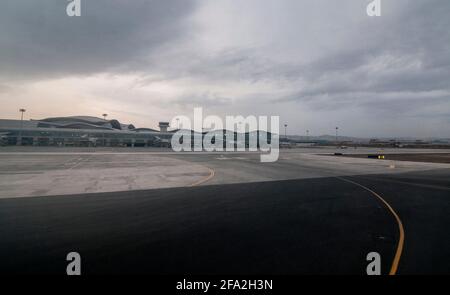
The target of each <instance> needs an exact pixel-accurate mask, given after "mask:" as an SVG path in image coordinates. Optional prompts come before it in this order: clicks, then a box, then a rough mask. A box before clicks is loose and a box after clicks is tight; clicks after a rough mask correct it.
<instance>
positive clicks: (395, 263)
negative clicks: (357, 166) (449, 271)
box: [336, 177, 405, 276]
mask: <svg viewBox="0 0 450 295" xmlns="http://www.w3.org/2000/svg"><path fill="white" fill-rule="evenodd" d="M336 178H338V179H340V180H343V181H346V182H349V183H352V184H354V185H357V186H359V187H361V188H363V189H365V190H366V191H368V192H370V193H371V194H373V195H374V196H376V197H377V198H378V199H379V200H380V201H381V202H383V204H384V205H385V206H386V207H387V208H388V209H389V211H390V212H391V213H392V215H393V216H394V217H395V220H396V221H397V224H398V231H399V238H398V244H397V251H395V256H394V260H393V261H392V265H391V270H390V271H389V275H391V276H392V275H395V274H396V273H397V269H398V264H399V262H400V257H401V256H402V252H403V245H404V243H405V230H404V229H403V223H402V221H401V219H400V217H399V216H398V214H397V213H396V212H395V210H394V209H393V208H392V206H391V205H389V203H388V202H387V201H386V200H385V199H383V198H382V197H381V196H380V195H379V194H377V193H376V192H374V191H373V190H371V189H369V188H368V187H365V186H364V185H362V184H359V183H357V182H354V181H352V180H348V179H345V178H342V177H336Z"/></svg>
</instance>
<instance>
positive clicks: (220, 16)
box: [0, 0, 450, 137]
mask: <svg viewBox="0 0 450 295" xmlns="http://www.w3.org/2000/svg"><path fill="white" fill-rule="evenodd" d="M369 2H370V1H369V0H340V1H336V0H240V1H231V0H158V1H156V0H155V1H152V0H146V1H144V0H134V1H133V0H130V1H122V0H81V6H82V9H81V12H82V16H80V17H68V16H67V15H66V5H67V4H68V2H67V1H65V0H39V1H36V0H6V1H5V0H3V1H2V2H1V4H0V118H9V119H12V118H18V117H19V112H18V109H19V108H22V107H24V108H26V109H27V113H26V117H27V118H33V119H40V118H45V117H52V116H68V115H91V116H101V114H103V113H108V114H109V117H110V118H116V119H118V120H119V121H121V122H123V123H133V124H134V125H136V126H139V127H153V128H154V127H156V125H157V122H158V121H160V120H165V121H169V120H170V119H172V117H174V116H176V115H188V116H191V115H192V113H193V108H194V107H196V106H201V107H203V108H204V112H205V113H206V114H214V115H219V116H224V115H279V116H280V122H281V123H282V124H284V123H287V124H288V125H289V126H288V133H290V134H300V135H302V134H305V130H307V129H309V130H310V134H312V135H320V134H333V132H334V127H335V126H339V128H340V130H341V134H342V135H349V136H362V137H376V136H390V137H396V136H416V137H428V136H433V137H450V29H449V28H450V17H449V16H450V1H448V0H395V1H392V0H381V4H382V10H381V12H382V16H380V17H369V16H367V14H366V5H367V4H368V3H369Z"/></svg>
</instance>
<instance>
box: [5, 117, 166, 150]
mask: <svg viewBox="0 0 450 295" xmlns="http://www.w3.org/2000/svg"><path fill="white" fill-rule="evenodd" d="M159 126H160V130H154V129H150V128H135V127H134V126H133V125H132V124H122V123H120V122H119V121H118V120H106V119H101V118H96V117H89V116H75V117H58V118H47V119H43V120H29V121H22V120H3V119H2V120H0V144H1V145H19V146H21V145H28V146H77V147H101V146H107V147H148V146H159V147H161V146H168V145H169V144H170V139H171V137H172V134H173V132H174V131H168V130H167V128H168V127H169V123H167V122H160V124H159Z"/></svg>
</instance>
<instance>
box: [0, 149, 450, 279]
mask: <svg viewBox="0 0 450 295" xmlns="http://www.w3.org/2000/svg"><path fill="white" fill-rule="evenodd" d="M159 156H161V155H159ZM159 156H158V157H159ZM108 157H110V156H108ZM161 157H163V158H164V159H165V158H166V157H167V158H169V159H171V160H172V161H173V162H171V163H176V164H178V163H182V165H186V163H189V165H193V166H192V167H206V168H208V169H209V171H214V173H213V174H212V173H211V172H207V171H208V170H206V172H202V173H201V175H198V179H195V181H193V182H191V183H189V184H188V183H186V185H184V186H180V187H168V188H154V189H143V190H128V191H118V192H101V193H90V194H84V193H83V194H74V195H52V196H40V197H31V198H23V197H22V198H3V199H0V236H1V237H2V239H1V242H0V261H1V263H0V273H32V274H35V273H39V274H42V273H52V274H61V275H64V274H65V269H66V266H67V262H66V260H65V258H66V255H67V253H69V252H72V251H76V252H79V253H80V254H81V257H82V271H83V274H119V273H125V274H365V271H366V266H367V264H368V262H367V261H366V255H367V254H368V253H369V252H378V253H380V255H381V262H382V273H383V274H388V273H389V272H390V271H391V269H392V265H393V264H394V263H395V255H396V254H397V253H398V250H399V242H400V241H401V235H400V232H399V224H398V221H397V220H396V218H395V216H394V215H393V214H392V211H390V210H389V208H388V206H387V205H386V204H388V205H389V206H390V207H391V208H392V209H393V211H394V212H395V213H396V214H398V218H399V219H400V221H401V223H402V226H403V230H404V233H403V245H402V249H400V250H401V251H400V257H399V260H398V263H397V269H396V274H448V273H450V266H449V262H450V232H449V231H448V226H449V225H450V215H449V214H448V212H450V168H449V167H448V165H446V164H442V165H440V164H434V163H433V164H429V163H410V162H402V163H400V162H390V161H378V160H368V159H352V158H345V159H342V158H338V157H323V156H319V155H315V154H312V153H311V154H310V153H295V152H287V153H283V154H282V155H281V157H280V160H279V161H278V162H276V163H270V164H267V163H266V164H261V163H259V162H258V161H257V159H258V155H252V154H247V155H235V154H233V155H228V154H223V155H217V154H208V155H167V156H161ZM323 158H326V159H328V160H326V161H324V160H323ZM108 159H110V160H111V158H108ZM130 159H135V160H136V159H137V158H133V157H131V158H130ZM146 159H147V160H148V161H150V158H146ZM164 159H163V160H162V161H165V160H164ZM96 161H97V162H93V163H98V159H97V160H96ZM158 161H159V160H158ZM179 161H180V162H179ZM347 161H348V162H347ZM125 162H126V161H124V162H122V163H121V164H120V165H124V166H127V165H126V163H125ZM392 163H395V168H390V165H391V164H392ZM83 165H91V167H92V165H94V164H92V163H90V162H89V161H86V162H82V163H81V164H80V165H79V166H77V167H75V168H74V169H73V170H77V169H85V167H83ZM110 165H111V168H112V167H116V168H117V165H116V164H111V163H110ZM94 166H95V165H94ZM175 167H176V165H175ZM29 168H30V169H31V168H32V167H29ZM21 169H22V168H21ZM49 169H50V168H49ZM50 170H51V169H50ZM367 171H369V172H371V173H367ZM69 175H70V173H69ZM190 180H194V179H190ZM352 182H353V183H352ZM355 183H356V184H358V185H356V184H355ZM191 185H193V186H191ZM369 190H370V191H369ZM371 191H372V192H374V193H376V194H377V195H379V196H380V197H381V198H382V199H383V200H385V202H386V203H383V202H382V201H381V199H379V198H377V197H376V196H375V195H374V194H373V193H371Z"/></svg>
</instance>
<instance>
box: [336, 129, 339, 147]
mask: <svg viewBox="0 0 450 295" xmlns="http://www.w3.org/2000/svg"><path fill="white" fill-rule="evenodd" d="M338 130H339V127H336V145H337V142H338Z"/></svg>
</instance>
